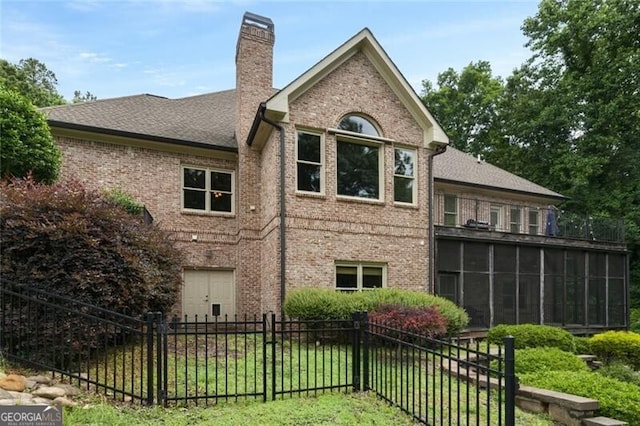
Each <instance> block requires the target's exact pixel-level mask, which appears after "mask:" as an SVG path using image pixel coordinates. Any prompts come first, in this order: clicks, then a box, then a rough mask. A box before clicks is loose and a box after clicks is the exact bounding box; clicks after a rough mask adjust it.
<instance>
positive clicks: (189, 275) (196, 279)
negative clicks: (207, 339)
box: [182, 270, 236, 321]
mask: <svg viewBox="0 0 640 426" xmlns="http://www.w3.org/2000/svg"><path fill="white" fill-rule="evenodd" d="M182 313H183V315H188V316H189V319H190V320H192V319H195V315H198V319H199V320H203V319H204V316H205V315H208V316H209V318H210V319H213V316H214V315H219V317H218V320H221V321H224V316H225V315H228V316H229V319H232V318H233V315H235V313H236V288H235V281H234V278H233V271H195V270H186V271H184V290H183V294H182Z"/></svg>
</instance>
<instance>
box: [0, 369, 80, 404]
mask: <svg viewBox="0 0 640 426" xmlns="http://www.w3.org/2000/svg"><path fill="white" fill-rule="evenodd" d="M79 393H80V389H78V388H77V387H75V386H72V385H68V384H64V383H57V382H56V381H54V380H52V379H51V378H50V377H47V376H31V377H25V376H22V375H20V374H5V373H3V372H0V405H17V404H19V405H62V406H75V405H76V403H75V402H73V401H72V400H71V399H70V397H73V396H75V395H78V394H79Z"/></svg>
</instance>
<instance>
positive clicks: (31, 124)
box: [0, 87, 61, 183]
mask: <svg viewBox="0 0 640 426" xmlns="http://www.w3.org/2000/svg"><path fill="white" fill-rule="evenodd" d="M0 135H2V143H1V144H0V178H2V179H5V178H10V177H25V176H27V175H29V174H31V175H32V176H33V178H34V179H35V180H36V181H38V182H45V183H51V182H54V181H55V180H56V179H57V178H58V172H59V170H60V161H61V153H60V149H59V148H58V147H57V146H56V144H55V143H54V142H53V137H52V136H51V132H50V130H49V126H48V125H47V120H46V119H45V118H44V116H43V115H42V113H41V112H40V111H38V110H36V108H35V107H34V106H33V104H32V103H31V102H29V100H28V99H26V98H25V97H24V96H22V95H20V94H18V93H16V92H13V91H11V90H6V89H4V88H2V87H0Z"/></svg>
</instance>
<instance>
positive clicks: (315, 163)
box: [296, 131, 324, 193]
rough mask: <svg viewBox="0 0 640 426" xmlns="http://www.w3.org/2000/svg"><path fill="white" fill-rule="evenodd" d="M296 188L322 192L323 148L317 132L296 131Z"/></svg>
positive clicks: (304, 190)
mask: <svg viewBox="0 0 640 426" xmlns="http://www.w3.org/2000/svg"><path fill="white" fill-rule="evenodd" d="M296 162H297V170H296V173H297V181H298V184H297V189H298V191H303V192H316V193H323V192H324V187H323V185H324V182H323V181H324V168H323V163H324V148H323V143H322V137H321V136H320V135H319V134H315V133H309V132H304V131H299V132H298V143H297V154H296Z"/></svg>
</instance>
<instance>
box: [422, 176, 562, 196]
mask: <svg viewBox="0 0 640 426" xmlns="http://www.w3.org/2000/svg"><path fill="white" fill-rule="evenodd" d="M433 180H434V181H436V182H442V183H450V184H453V185H459V186H467V187H471V188H482V189H486V190H490V191H496V192H506V193H510V194H519V195H525V196H528V197H536V198H544V199H549V200H558V201H564V200H567V199H568V198H567V197H565V196H564V195H562V194H557V193H555V195H554V194H542V193H540V192H531V191H523V190H519V189H513V188H502V187H499V186H492V185H484V184H480V183H472V182H463V181H459V180H454V179H444V178H438V177H434V178H433Z"/></svg>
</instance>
